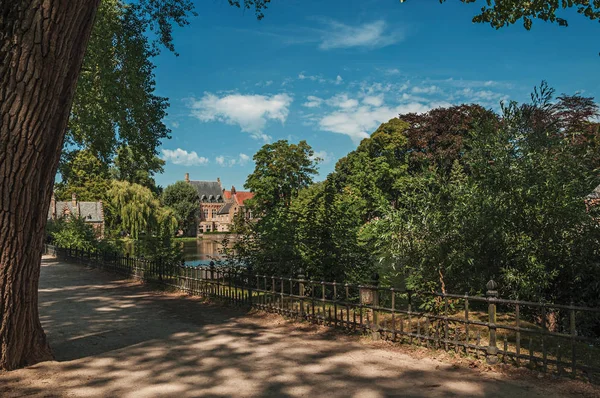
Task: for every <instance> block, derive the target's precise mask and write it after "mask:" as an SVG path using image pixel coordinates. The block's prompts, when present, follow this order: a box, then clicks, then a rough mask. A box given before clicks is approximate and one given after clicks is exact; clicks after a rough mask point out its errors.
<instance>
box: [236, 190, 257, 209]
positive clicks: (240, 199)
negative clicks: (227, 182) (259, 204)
mask: <svg viewBox="0 0 600 398" xmlns="http://www.w3.org/2000/svg"><path fill="white" fill-rule="evenodd" d="M253 197H254V194H253V193H252V192H241V191H237V192H236V193H235V201H236V202H237V204H238V205H240V206H243V205H244V203H245V202H246V201H247V200H249V199H252V198H253Z"/></svg>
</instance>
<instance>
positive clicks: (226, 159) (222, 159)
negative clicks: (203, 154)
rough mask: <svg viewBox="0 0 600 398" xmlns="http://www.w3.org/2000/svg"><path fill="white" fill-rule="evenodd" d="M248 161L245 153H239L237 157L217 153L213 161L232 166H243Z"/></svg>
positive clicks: (224, 165) (223, 165)
mask: <svg viewBox="0 0 600 398" xmlns="http://www.w3.org/2000/svg"><path fill="white" fill-rule="evenodd" d="M249 161H250V156H248V155H246V154H245V153H240V154H239V155H238V157H231V156H224V155H219V156H217V157H216V158H215V163H217V164H218V165H219V166H222V167H232V166H235V165H236V164H237V165H239V166H245V165H246V164H247V163H248V162H249Z"/></svg>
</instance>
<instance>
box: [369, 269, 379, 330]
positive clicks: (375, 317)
mask: <svg viewBox="0 0 600 398" xmlns="http://www.w3.org/2000/svg"><path fill="white" fill-rule="evenodd" d="M371 285H372V288H371V291H372V292H373V303H372V304H371V305H372V306H373V325H371V335H372V338H373V340H374V341H378V340H379V339H380V338H381V334H380V333H379V313H378V312H377V308H378V307H379V274H378V273H377V272H375V273H374V274H373V280H372V281H371Z"/></svg>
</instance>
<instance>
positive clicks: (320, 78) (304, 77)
mask: <svg viewBox="0 0 600 398" xmlns="http://www.w3.org/2000/svg"><path fill="white" fill-rule="evenodd" d="M298 80H311V81H313V82H319V83H326V82H327V80H326V79H325V78H324V77H323V76H321V75H305V74H304V72H300V73H298Z"/></svg>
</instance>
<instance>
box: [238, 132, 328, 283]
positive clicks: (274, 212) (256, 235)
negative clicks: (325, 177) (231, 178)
mask: <svg viewBox="0 0 600 398" xmlns="http://www.w3.org/2000/svg"><path fill="white" fill-rule="evenodd" d="M318 161H319V159H317V158H314V152H313V150H312V148H311V147H310V145H308V144H307V143H306V141H300V142H299V143H298V144H289V143H288V142H287V141H285V140H281V141H277V142H275V143H273V144H266V145H264V146H263V147H262V148H261V149H260V150H259V151H258V152H257V153H256V154H255V155H254V162H255V168H254V172H253V173H252V174H251V175H250V176H248V179H247V181H246V184H245V187H246V188H247V189H250V190H251V191H252V192H253V193H254V198H253V199H251V200H250V201H248V202H249V203H248V205H249V206H250V208H251V210H252V212H253V213H254V214H255V215H259V217H260V218H259V219H258V220H257V221H254V222H249V223H246V224H245V225H243V226H242V227H243V230H245V234H243V236H242V238H241V239H240V240H238V241H237V242H236V243H235V249H236V250H235V253H236V255H235V260H238V261H241V262H243V263H245V264H251V265H253V266H254V267H255V269H256V270H260V272H265V273H278V274H289V273H291V272H295V271H297V270H298V269H299V267H300V262H299V259H300V257H299V254H298V247H297V245H296V233H297V231H296V229H295V225H296V223H295V218H294V214H293V212H292V211H291V210H290V205H291V203H292V202H293V200H294V199H295V198H296V197H297V196H298V193H299V192H300V190H301V189H302V188H306V187H308V186H309V185H310V184H311V183H312V178H313V176H314V175H315V174H316V173H317V163H318ZM238 224H239V223H238Z"/></svg>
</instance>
